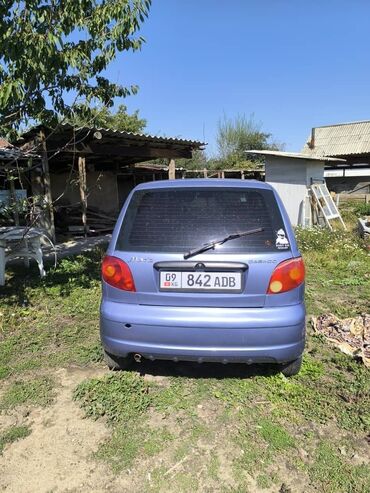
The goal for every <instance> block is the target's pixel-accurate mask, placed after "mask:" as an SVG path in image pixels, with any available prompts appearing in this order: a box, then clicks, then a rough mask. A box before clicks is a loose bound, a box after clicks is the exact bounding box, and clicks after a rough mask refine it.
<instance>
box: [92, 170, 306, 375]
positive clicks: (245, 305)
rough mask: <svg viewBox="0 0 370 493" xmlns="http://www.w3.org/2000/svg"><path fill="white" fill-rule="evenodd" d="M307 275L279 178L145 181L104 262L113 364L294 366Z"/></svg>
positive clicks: (290, 371)
mask: <svg viewBox="0 0 370 493" xmlns="http://www.w3.org/2000/svg"><path fill="white" fill-rule="evenodd" d="M304 276H305V271H304V264H303V261H302V258H301V255H300V253H299V250H298V247H297V244H296V240H295V238H294V234H293V230H292V227H291V225H290V222H289V218H288V216H287V213H286V211H285V209H284V206H283V204H282V202H281V200H280V198H279V196H278V195H277V193H276V191H275V190H274V189H273V188H272V187H271V186H270V185H268V184H266V183H263V182H258V181H254V180H230V179H228V180H217V179H194V180H172V181H157V182H151V183H143V184H141V185H139V186H137V187H136V188H135V189H134V190H133V191H132V192H131V194H130V195H129V197H128V198H127V200H126V202H125V204H124V206H123V209H122V211H121V214H120V216H119V218H118V221H117V224H116V227H115V229H114V232H113V236H112V240H111V242H110V245H109V248H108V250H107V254H106V256H105V258H104V259H103V264H102V284H103V293H102V303H101V311H100V330H101V340H102V344H103V348H104V352H105V359H106V362H107V364H108V366H109V367H110V368H112V369H119V368H124V367H126V366H127V364H128V363H129V362H130V361H132V357H134V359H135V360H136V361H140V360H141V358H148V359H150V360H155V359H167V360H172V361H175V362H176V361H180V360H185V361H197V362H199V363H202V362H213V361H214V362H222V363H234V362H238V363H240V362H242V363H247V364H252V363H276V364H279V365H281V366H280V368H281V371H282V372H283V373H284V374H285V375H287V376H290V375H294V374H296V373H298V372H299V370H300V367H301V363H302V353H303V349H304V344H305V306H304Z"/></svg>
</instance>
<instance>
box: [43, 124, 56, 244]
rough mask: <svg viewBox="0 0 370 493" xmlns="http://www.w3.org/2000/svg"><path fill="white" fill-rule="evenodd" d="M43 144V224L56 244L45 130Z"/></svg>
mask: <svg viewBox="0 0 370 493" xmlns="http://www.w3.org/2000/svg"><path fill="white" fill-rule="evenodd" d="M39 138H40V142H41V149H42V152H41V165H42V174H43V182H44V183H43V184H44V200H45V205H46V209H47V210H46V213H45V212H43V213H42V216H43V217H42V218H41V224H42V226H43V227H44V228H45V229H46V231H47V232H48V233H49V236H50V238H51V240H52V241H53V242H54V243H55V225H54V210H53V199H52V196H51V184H50V172H49V159H48V152H47V147H46V138H45V133H44V131H43V130H41V131H40V134H39Z"/></svg>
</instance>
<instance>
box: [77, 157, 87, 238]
mask: <svg viewBox="0 0 370 493" xmlns="http://www.w3.org/2000/svg"><path fill="white" fill-rule="evenodd" d="M78 176H79V185H80V197H81V205H82V225H83V228H84V234H85V238H86V237H87V233H88V232H89V228H88V226H87V185H86V160H85V156H79V157H78Z"/></svg>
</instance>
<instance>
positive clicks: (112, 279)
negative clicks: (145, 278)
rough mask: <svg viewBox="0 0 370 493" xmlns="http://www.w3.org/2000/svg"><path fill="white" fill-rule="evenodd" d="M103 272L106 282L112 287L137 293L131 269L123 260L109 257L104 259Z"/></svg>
mask: <svg viewBox="0 0 370 493" xmlns="http://www.w3.org/2000/svg"><path fill="white" fill-rule="evenodd" d="M101 272H102V277H103V279H104V281H105V282H106V283H108V284H110V285H111V286H113V287H115V288H117V289H123V290H124V291H136V288H135V283H134V279H133V277H132V273H131V271H130V268H129V266H128V265H127V264H126V262H124V261H123V260H121V259H119V258H117V257H111V256H110V255H107V256H106V257H104V259H103V263H102V268H101Z"/></svg>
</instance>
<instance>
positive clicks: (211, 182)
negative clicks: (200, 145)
mask: <svg viewBox="0 0 370 493" xmlns="http://www.w3.org/2000/svg"><path fill="white" fill-rule="evenodd" d="M194 187H196V188H202V187H204V188H205V187H207V188H213V187H216V188H259V189H264V190H273V188H272V186H271V185H269V184H268V183H265V182H263V181H258V180H241V179H230V178H226V179H222V178H220V179H218V178H190V179H186V180H182V179H178V180H158V181H149V182H146V183H140V185H137V186H136V187H135V190H152V189H160V188H194Z"/></svg>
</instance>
